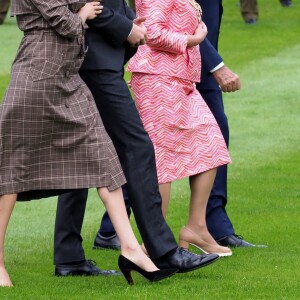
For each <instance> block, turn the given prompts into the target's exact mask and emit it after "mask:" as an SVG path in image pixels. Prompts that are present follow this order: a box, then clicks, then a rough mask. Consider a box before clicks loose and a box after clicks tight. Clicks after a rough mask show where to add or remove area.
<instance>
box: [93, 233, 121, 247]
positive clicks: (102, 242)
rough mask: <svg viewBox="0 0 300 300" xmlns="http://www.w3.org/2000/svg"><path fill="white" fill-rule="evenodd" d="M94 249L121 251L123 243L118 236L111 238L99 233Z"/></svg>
mask: <svg viewBox="0 0 300 300" xmlns="http://www.w3.org/2000/svg"><path fill="white" fill-rule="evenodd" d="M93 249H112V250H120V249H121V243H120V241H119V238H118V237H117V235H116V234H115V235H113V236H110V237H104V236H102V235H101V234H100V233H99V232H98V233H97V235H96V238H95V241H94V247H93Z"/></svg>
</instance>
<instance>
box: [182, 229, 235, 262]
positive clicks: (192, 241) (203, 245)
mask: <svg viewBox="0 0 300 300" xmlns="http://www.w3.org/2000/svg"><path fill="white" fill-rule="evenodd" d="M189 245H193V246H195V247H197V248H198V249H199V250H201V251H202V252H203V253H205V254H209V253H215V254H218V255H219V256H220V257H223V256H231V255H232V251H231V250H230V248H228V247H223V246H220V245H211V244H209V243H207V242H205V241H204V240H202V239H201V237H200V235H198V234H197V233H195V232H193V231H192V230H191V229H189V228H188V227H186V226H185V227H183V228H182V229H181V231H180V233H179V246H180V247H182V248H186V249H189Z"/></svg>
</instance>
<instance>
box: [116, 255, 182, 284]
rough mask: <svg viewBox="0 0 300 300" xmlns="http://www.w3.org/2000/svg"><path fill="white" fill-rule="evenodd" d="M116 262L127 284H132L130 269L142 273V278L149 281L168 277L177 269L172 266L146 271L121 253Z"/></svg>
mask: <svg viewBox="0 0 300 300" xmlns="http://www.w3.org/2000/svg"><path fill="white" fill-rule="evenodd" d="M118 264H119V268H120V270H121V272H122V273H123V275H124V277H125V279H126V280H127V282H128V284H129V285H133V284H134V282H133V279H132V276H131V271H135V272H137V273H139V274H140V275H142V276H143V277H144V278H146V279H147V280H149V281H151V282H154V281H159V280H162V279H165V278H168V277H170V276H172V275H174V274H175V273H177V272H178V269H174V268H172V269H163V270H157V271H153V272H147V271H145V270H143V269H142V268H140V267H139V266H138V265H136V264H135V263H134V262H132V261H131V260H129V259H128V258H126V257H125V256H123V255H120V256H119V261H118Z"/></svg>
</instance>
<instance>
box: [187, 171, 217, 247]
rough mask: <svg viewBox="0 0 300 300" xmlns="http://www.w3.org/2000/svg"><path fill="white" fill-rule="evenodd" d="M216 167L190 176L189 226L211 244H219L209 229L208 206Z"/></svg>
mask: <svg viewBox="0 0 300 300" xmlns="http://www.w3.org/2000/svg"><path fill="white" fill-rule="evenodd" d="M215 176H216V169H212V170H209V171H206V172H203V173H201V174H197V175H194V176H191V177H190V188H191V200H190V211H189V218H188V222H187V226H188V227H189V228H190V229H191V230H193V231H194V232H196V233H198V234H199V235H200V236H201V237H202V239H203V240H204V241H205V242H207V243H209V244H212V245H214V244H217V243H216V241H215V240H214V239H213V237H212V236H211V235H210V233H209V232H208V230H207V226H206V206H207V202H208V199H209V195H210V192H211V189H212V186H213V183H214V180H215Z"/></svg>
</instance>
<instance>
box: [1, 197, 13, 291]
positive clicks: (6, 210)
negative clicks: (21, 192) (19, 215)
mask: <svg viewBox="0 0 300 300" xmlns="http://www.w3.org/2000/svg"><path fill="white" fill-rule="evenodd" d="M16 200H17V194H11V195H3V196H0V286H2V287H5V286H6V287H11V286H13V284H12V282H11V280H10V278H9V275H8V273H7V271H6V269H5V265H4V240H5V234H6V229H7V225H8V222H9V219H10V216H11V213H12V211H13V208H14V206H15V203H16Z"/></svg>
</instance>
